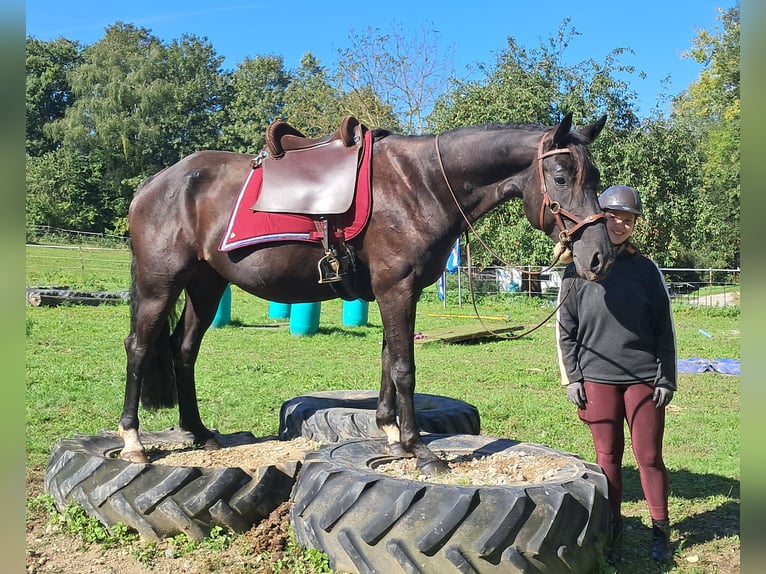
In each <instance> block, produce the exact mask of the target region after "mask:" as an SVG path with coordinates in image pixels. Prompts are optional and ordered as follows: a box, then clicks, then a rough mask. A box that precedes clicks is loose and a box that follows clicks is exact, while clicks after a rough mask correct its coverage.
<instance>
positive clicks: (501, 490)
mask: <svg viewBox="0 0 766 574" xmlns="http://www.w3.org/2000/svg"><path fill="white" fill-rule="evenodd" d="M424 441H425V442H426V443H427V444H428V445H429V447H430V448H431V449H432V450H433V451H434V452H435V453H437V454H439V455H440V456H442V457H443V458H444V459H445V460H450V458H451V457H453V455H454V456H458V455H468V456H476V457H479V456H489V455H492V454H498V453H516V454H518V455H520V456H525V457H535V456H546V457H550V456H561V457H566V461H567V462H566V464H559V465H558V466H557V467H556V468H553V469H552V471H551V472H549V473H547V474H545V475H544V476H545V478H544V479H541V480H540V481H538V482H531V483H521V484H516V485H514V484H509V485H503V486H500V485H490V486H472V485H471V484H466V485H454V484H444V483H439V482H436V481H435V480H434V479H428V480H426V481H423V480H414V479H403V478H396V477H392V476H389V475H387V474H385V473H383V472H378V471H376V470H375V469H376V467H377V466H379V465H380V464H384V463H386V462H389V461H390V460H391V457H390V456H389V455H387V454H386V451H385V441H384V440H372V439H357V440H350V441H347V442H343V443H339V444H334V445H326V446H324V447H321V448H320V449H319V450H316V451H313V452H311V453H309V454H308V455H307V456H306V459H305V461H304V466H303V468H302V470H301V472H300V475H299V477H298V480H297V481H296V484H295V488H294V489H293V494H292V495H291V500H292V503H293V504H292V505H291V509H290V523H291V525H292V527H293V530H294V531H295V534H296V536H297V538H298V540H299V542H300V543H301V544H303V545H304V546H307V547H313V548H317V549H319V550H321V551H323V552H325V553H326V554H327V555H328V556H329V558H330V563H331V565H332V567H333V568H334V569H335V570H338V571H343V572H353V573H360V574H369V573H373V572H378V573H385V574H393V573H395V572H402V573H413V572H417V573H420V574H450V573H461V574H466V573H496V574H499V573H502V574H512V573H523V574H532V573H547V574H559V573H562V574H563V573H567V574H569V573H576V574H588V573H591V572H598V571H599V568H600V564H601V563H602V560H603V558H602V557H603V552H604V548H605V546H606V544H607V540H608V534H607V532H608V529H607V526H608V519H609V506H608V504H607V485H606V477H605V476H604V474H603V472H602V471H601V469H600V468H599V467H598V466H596V465H594V464H590V463H588V462H585V461H583V460H581V459H580V458H577V457H576V456H574V455H571V454H568V453H563V452H559V451H555V450H553V449H551V448H548V447H545V446H542V445H535V444H531V443H520V442H516V441H513V440H509V439H503V438H494V437H489V436H473V435H458V436H445V435H430V436H425V437H424ZM445 455H446V456H445Z"/></svg>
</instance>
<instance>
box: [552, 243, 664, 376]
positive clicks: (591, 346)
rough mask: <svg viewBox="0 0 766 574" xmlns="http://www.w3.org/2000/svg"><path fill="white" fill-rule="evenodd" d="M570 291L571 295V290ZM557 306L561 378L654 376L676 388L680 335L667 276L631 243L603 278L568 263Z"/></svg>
mask: <svg viewBox="0 0 766 574" xmlns="http://www.w3.org/2000/svg"><path fill="white" fill-rule="evenodd" d="M567 293H569V295H568V296H566V294H567ZM565 296H566V299H565V300H564V302H563V304H562V305H561V307H559V309H558V311H557V312H556V319H557V320H556V338H557V341H558V356H559V367H560V369H561V382H562V384H564V385H567V384H569V383H573V382H578V381H592V382H595V383H607V384H617V385H621V384H629V383H636V382H650V383H654V384H658V385H662V386H666V387H668V388H670V389H673V390H676V337H675V329H674V326H673V315H672V311H671V305H670V295H669V293H668V289H667V285H666V283H665V279H664V277H663V276H662V272H661V271H660V269H659V268H658V267H657V265H656V264H655V263H654V262H653V261H652V260H651V259H649V258H647V257H645V256H644V255H642V254H641V253H639V251H638V250H637V248H636V247H635V246H633V245H626V247H625V249H623V250H622V252H620V253H619V254H618V255H617V258H616V260H615V263H614V266H613V267H612V270H611V271H610V272H609V274H608V275H607V276H606V278H605V279H603V280H602V281H599V282H596V281H587V280H585V279H581V278H580V277H579V276H578V275H577V273H576V271H575V268H574V264H570V265H568V266H567V268H566V270H565V271H564V278H563V280H562V282H561V288H560V290H559V302H561V300H562V299H563V298H564V297H565Z"/></svg>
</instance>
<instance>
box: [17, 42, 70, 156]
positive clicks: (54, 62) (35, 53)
mask: <svg viewBox="0 0 766 574" xmlns="http://www.w3.org/2000/svg"><path fill="white" fill-rule="evenodd" d="M79 62H80V46H79V44H78V43H77V42H73V41H71V40H67V39H65V38H58V39H56V40H54V41H52V42H44V41H41V40H37V39H35V38H33V37H29V38H27V41H26V120H27V121H26V130H27V137H26V140H27V153H28V154H30V155H32V156H39V155H42V154H44V153H45V152H48V151H52V150H53V149H54V148H55V147H56V145H57V142H56V141H54V140H53V139H52V137H51V135H50V134H47V133H45V126H46V125H47V124H49V123H51V122H53V121H55V120H58V119H60V118H63V117H64V112H65V111H66V109H67V107H68V106H70V105H71V104H72V101H73V95H72V90H71V87H70V86H69V81H68V80H67V77H66V75H67V72H68V71H69V70H71V69H72V68H74V67H75V66H77V64H78V63H79Z"/></svg>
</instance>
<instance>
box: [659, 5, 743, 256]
mask: <svg viewBox="0 0 766 574" xmlns="http://www.w3.org/2000/svg"><path fill="white" fill-rule="evenodd" d="M718 20H719V22H720V23H721V25H722V28H719V27H716V30H715V31H714V32H710V31H708V30H700V32H699V33H698V35H697V37H696V38H695V39H694V40H693V41H692V48H691V50H690V51H689V52H687V54H686V55H687V56H688V57H691V58H693V59H695V60H696V61H697V62H699V63H702V64H705V65H706V66H707V67H706V68H705V69H704V70H703V71H702V73H701V74H700V77H699V78H698V79H697V80H696V81H695V82H693V83H692V84H690V85H689V87H688V88H687V89H686V90H685V91H684V92H683V93H681V94H680V95H679V96H678V97H677V98H676V99H675V100H674V102H673V109H672V119H673V121H674V122H675V123H676V124H678V125H679V126H684V127H685V128H686V129H687V130H689V131H690V132H692V133H693V134H694V138H695V139H694V140H692V141H697V142H699V143H698V144H697V146H698V148H699V150H700V153H701V158H700V162H699V164H698V165H697V169H698V171H699V175H700V177H701V179H702V181H701V183H700V185H699V187H698V188H697V189H696V192H697V193H696V203H695V209H694V215H695V219H694V239H693V241H692V243H691V247H692V248H693V251H694V253H695V263H696V264H698V265H704V266H709V267H739V261H740V207H739V205H740V204H739V200H740V182H739V166H740V151H739V149H740V127H739V116H740V60H739V57H740V26H739V3H737V5H736V6H735V7H733V8H730V9H729V10H727V11H723V10H720V11H719V18H718Z"/></svg>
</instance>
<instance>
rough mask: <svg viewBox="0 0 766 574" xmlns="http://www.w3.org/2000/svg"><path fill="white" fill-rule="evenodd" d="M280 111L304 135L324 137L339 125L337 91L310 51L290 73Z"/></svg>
mask: <svg viewBox="0 0 766 574" xmlns="http://www.w3.org/2000/svg"><path fill="white" fill-rule="evenodd" d="M348 113H351V112H348ZM282 114H283V116H284V118H285V120H286V121H288V122H290V124H291V125H292V126H294V127H295V128H296V129H298V130H300V132H301V133H303V134H304V135H305V136H306V137H321V136H324V135H326V134H329V133H331V132H333V131H334V130H335V129H337V127H338V125H339V124H340V118H341V117H343V115H344V110H343V109H341V94H340V93H339V92H338V90H337V89H336V88H335V87H334V86H333V85H332V84H331V82H330V79H329V78H328V72H327V69H326V68H325V67H323V66H322V65H320V63H319V60H317V58H316V57H315V56H313V55H312V54H311V52H307V53H306V54H304V55H303V58H301V66H300V68H298V69H297V70H294V71H293V72H292V73H291V74H290V83H289V84H288V85H287V89H286V90H285V94H284V107H283V108H282Z"/></svg>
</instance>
